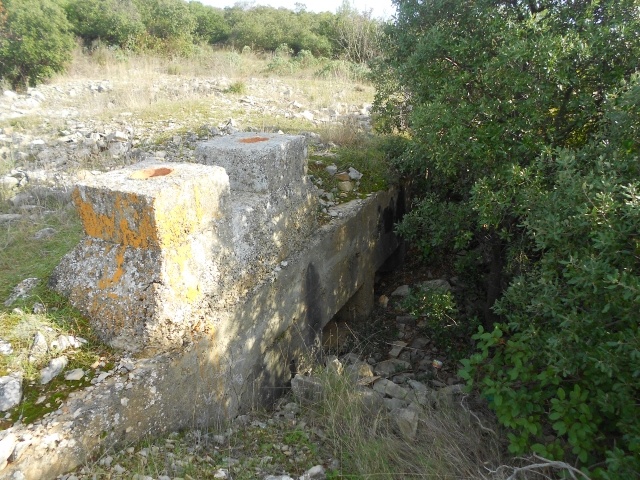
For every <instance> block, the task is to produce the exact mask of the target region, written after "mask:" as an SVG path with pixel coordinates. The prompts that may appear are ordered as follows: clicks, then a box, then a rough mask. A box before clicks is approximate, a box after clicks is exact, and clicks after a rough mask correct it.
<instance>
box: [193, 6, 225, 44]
mask: <svg viewBox="0 0 640 480" xmlns="http://www.w3.org/2000/svg"><path fill="white" fill-rule="evenodd" d="M189 11H190V12H191V14H192V15H193V17H194V19H195V29H194V31H193V35H194V37H195V38H198V39H200V40H202V41H203V42H206V43H209V44H215V43H221V42H223V41H225V40H226V39H227V38H228V37H229V33H230V29H229V25H228V24H227V22H226V20H225V19H224V15H223V14H222V12H221V11H220V10H218V9H216V8H213V7H210V6H207V5H203V4H202V3H200V2H197V1H193V2H189Z"/></svg>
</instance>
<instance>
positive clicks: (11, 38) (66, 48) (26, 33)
mask: <svg viewBox="0 0 640 480" xmlns="http://www.w3.org/2000/svg"><path fill="white" fill-rule="evenodd" d="M4 5H5V7H6V9H7V17H6V23H5V27H4V38H3V39H2V40H1V42H0V76H1V77H2V78H3V79H6V80H7V81H8V82H9V83H11V85H12V86H13V88H17V87H18V86H20V85H28V84H31V85H35V84H37V83H38V82H41V81H42V80H43V79H45V78H47V77H50V76H51V75H53V74H54V73H58V72H62V71H64V69H65V65H66V64H67V63H68V62H69V61H70V60H71V52H72V51H73V48H74V46H75V42H74V40H73V35H72V34H71V25H70V24H69V22H68V21H67V18H66V16H65V14H64V12H63V11H62V9H61V8H60V7H59V6H58V4H57V3H56V2H54V1H53V0H5V3H4Z"/></svg>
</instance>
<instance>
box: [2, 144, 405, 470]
mask: <svg viewBox="0 0 640 480" xmlns="http://www.w3.org/2000/svg"><path fill="white" fill-rule="evenodd" d="M255 139H257V140H255ZM196 162H197V163H162V162H155V161H147V162H142V163H139V164H137V165H132V166H130V167H127V168H124V169H121V170H117V171H112V172H108V173H105V174H102V175H97V176H95V177H94V178H92V179H90V180H86V181H84V182H82V183H81V184H79V185H77V188H76V189H75V191H74V193H73V198H74V202H75V205H76V208H77V210H78V212H79V214H80V217H81V219H82V222H83V226H84V230H85V234H86V235H85V238H84V239H83V240H82V241H81V243H80V244H79V245H78V246H77V247H76V248H75V249H74V250H73V251H72V252H70V253H69V254H68V255H67V256H65V257H64V259H63V260H62V261H61V263H60V264H59V265H58V267H56V269H55V271H54V273H53V275H52V276H51V279H50V286H51V287H52V288H53V289H55V290H56V291H58V292H60V293H62V294H64V295H67V296H68V297H69V299H70V301H71V303H72V304H73V305H75V306H76V307H78V308H79V309H80V310H81V311H82V312H83V313H84V314H85V315H86V316H87V317H88V318H89V320H90V322H91V324H92V325H93V327H94V329H95V331H96V332H97V334H98V335H99V336H100V337H101V338H102V340H104V341H105V342H107V343H109V344H111V345H113V346H115V347H118V348H121V349H123V350H124V351H125V353H124V355H125V356H127V355H130V354H131V353H132V352H135V353H136V362H135V363H136V369H135V370H134V371H132V372H130V373H129V374H127V376H122V377H121V376H118V375H114V376H112V377H109V378H107V379H105V381H104V382H103V383H101V384H99V385H96V386H95V387H94V388H92V390H91V391H86V392H85V391H83V392H79V393H78V395H77V396H74V397H73V398H70V399H69V400H68V401H67V402H66V403H65V404H64V405H61V412H62V414H61V416H60V418H59V420H58V421H57V422H54V423H56V425H53V424H51V425H49V424H47V425H43V426H41V427H38V428H43V429H45V431H44V434H46V435H52V434H55V433H56V432H58V431H62V430H60V429H68V430H65V432H66V433H65V435H66V436H67V437H69V436H70V437H71V438H72V440H73V441H69V442H68V444H66V446H65V451H64V455H60V457H59V458H58V459H57V460H56V462H52V461H50V458H49V457H48V456H47V452H46V450H42V451H40V450H35V449H30V450H27V452H26V453H25V454H24V455H23V457H22V458H21V459H20V461H19V462H16V463H15V464H10V466H9V467H7V469H5V472H6V473H8V474H10V473H11V472H13V471H15V470H20V471H21V472H22V473H23V474H24V475H25V477H26V478H27V479H29V478H53V477H55V476H56V475H58V474H60V473H64V472H65V471H68V470H70V469H72V468H74V467H75V466H77V465H79V464H80V463H82V462H83V461H84V460H85V459H86V458H87V456H88V455H89V454H90V452H91V451H92V450H94V449H96V448H99V447H117V446H119V445H122V444H124V443H126V442H134V441H137V440H139V439H140V438H142V437H143V436H144V435H154V434H160V433H162V432H165V431H168V430H180V429H182V428H186V427H194V426H197V427H207V426H210V425H214V424H218V423H219V422H220V421H224V420H225V419H228V418H233V417H235V416H236V415H238V414H240V413H242V412H243V411H245V410H246V409H248V408H250V407H252V406H255V405H258V404H268V403H270V402H271V401H273V400H274V399H275V398H276V397H277V396H279V395H280V393H281V392H282V391H283V389H285V388H286V386H287V384H288V382H289V381H290V379H291V374H292V368H293V369H295V366H296V365H299V364H300V363H301V362H304V361H305V359H306V358H308V356H309V355H313V354H314V353H316V352H317V351H318V349H319V348H320V346H321V335H322V329H323V327H324V326H325V325H326V324H327V322H329V320H331V319H332V318H333V317H334V315H335V314H336V313H337V312H339V311H340V310H341V309H342V308H343V306H344V305H345V304H347V303H348V302H351V304H353V303H354V302H355V303H357V304H361V305H362V308H363V310H362V313H363V314H364V312H365V311H366V309H367V308H370V305H371V303H372V302H370V300H371V301H372V293H373V290H372V282H373V275H374V272H375V271H376V270H378V269H379V268H380V267H382V266H383V265H384V264H385V262H386V261H387V259H388V258H389V257H390V256H392V255H393V254H394V252H397V251H398V247H400V245H401V244H400V242H399V240H398V238H396V236H395V234H394V233H393V228H388V225H387V223H388V222H385V215H386V217H388V212H389V211H388V210H387V209H389V208H392V210H394V211H395V210H396V209H397V206H398V204H399V203H400V200H401V197H402V195H401V192H400V191H399V190H397V189H391V190H389V191H384V192H377V193H374V194H372V195H371V196H369V197H368V198H366V199H358V200H353V201H351V202H348V203H345V204H341V205H338V206H336V207H334V208H335V211H336V213H337V215H336V216H335V217H334V218H333V219H332V220H331V222H330V223H329V224H327V225H323V226H319V225H318V222H317V218H316V214H317V211H318V202H317V196H316V194H315V187H314V186H313V185H312V184H311V183H310V182H309V179H308V177H307V147H306V139H305V138H304V137H302V136H295V135H277V134H268V133H261V134H260V135H255V134H250V133H241V134H236V135H230V136H227V137H221V138H217V139H215V140H211V141H208V142H204V143H202V144H201V145H200V146H199V147H198V148H197V150H196ZM140 172H142V173H140ZM385 211H386V212H387V214H383V212H385ZM391 213H392V215H394V214H395V213H394V212H391ZM370 286H371V288H369V287H370ZM370 293H371V295H370ZM367 305H369V306H368V307H367ZM126 352H129V353H126ZM65 412H68V413H65ZM67 417H68V418H67ZM105 425H108V426H109V427H108V429H105ZM21 428H26V426H20V427H18V428H17V430H16V435H19V434H20V429H21ZM43 472H44V473H43ZM3 473H4V472H3Z"/></svg>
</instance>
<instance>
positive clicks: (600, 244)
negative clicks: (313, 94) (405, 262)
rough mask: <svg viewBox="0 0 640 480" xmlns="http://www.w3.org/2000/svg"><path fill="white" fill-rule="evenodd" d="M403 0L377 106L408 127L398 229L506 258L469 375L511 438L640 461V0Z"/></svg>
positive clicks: (564, 454) (525, 444)
mask: <svg viewBox="0 0 640 480" xmlns="http://www.w3.org/2000/svg"><path fill="white" fill-rule="evenodd" d="M397 6H398V15H397V18H396V20H395V22H394V24H393V25H391V26H390V28H388V29H387V30H386V32H385V33H386V38H387V39H388V44H387V52H386V60H385V61H384V62H380V63H378V64H377V71H378V74H379V75H378V78H379V79H380V80H379V88H378V94H377V98H376V108H377V111H378V112H379V115H380V116H381V117H382V118H381V121H380V122H379V125H381V126H382V127H383V128H385V129H387V130H394V129H401V130H403V131H404V132H405V134H406V135H407V136H408V137H410V141H409V144H408V147H407V148H406V150H405V151H404V153H403V154H402V155H401V157H400V159H399V161H398V166H399V168H400V169H401V170H402V171H404V172H405V173H406V174H407V175H411V176H413V177H414V178H415V183H416V185H417V186H418V187H419V192H420V195H419V198H418V199H417V208H415V209H414V211H413V212H412V213H411V214H409V215H408V216H406V217H405V219H406V220H405V221H404V222H403V224H402V225H401V226H400V231H401V232H402V233H403V234H404V235H405V236H406V237H407V238H409V239H411V240H412V241H414V242H416V243H417V244H418V245H419V246H420V247H421V248H422V251H423V253H424V255H425V257H428V258H433V257H435V256H437V255H441V254H443V253H447V252H451V251H456V250H462V249H467V250H468V249H471V248H475V247H476V246H479V247H481V248H482V250H483V251H484V253H485V254H486V255H487V257H488V258H489V259H490V264H489V265H490V266H489V269H488V271H486V272H485V275H484V278H485V287H486V292H487V298H486V303H485V310H484V327H485V328H484V331H483V332H481V334H480V336H479V337H477V340H478V344H479V346H480V348H481V353H479V354H478V355H476V356H474V357H472V358H471V359H470V360H469V361H467V362H466V368H465V370H464V372H463V374H464V375H465V376H467V378H468V379H469V381H470V382H472V383H473V382H475V384H476V385H477V386H478V387H479V388H480V389H481V390H482V391H483V393H484V394H485V395H486V396H487V398H488V399H489V400H490V404H491V406H492V407H493V408H495V410H496V413H497V414H498V418H499V420H500V421H501V422H502V423H504V424H505V425H507V426H508V427H510V428H511V429H512V430H511V434H510V439H511V445H510V448H511V449H512V451H513V452H515V453H518V454H520V453H524V452H527V451H529V450H530V449H533V450H534V451H537V452H539V453H542V454H543V455H544V456H547V457H551V458H566V459H569V460H571V461H572V462H576V463H578V464H579V465H580V466H581V467H582V468H584V469H586V470H588V471H589V472H590V473H591V474H592V475H594V476H595V477H600V478H630V476H633V475H637V472H638V471H639V470H640V465H639V464H638V460H637V459H638V458H640V450H639V448H640V436H639V430H640V427H639V420H638V419H639V418H640V410H639V408H638V401H637V399H638V398H639V393H640V380H639V378H640V370H639V369H638V367H637V365H638V364H639V363H638V359H639V358H640V353H639V352H640V346H639V344H638V342H639V340H638V338H639V337H638V325H637V324H638V322H637V318H638V317H637V312H638V311H640V290H639V288H638V287H639V280H638V278H639V273H638V268H640V263H639V258H640V249H639V244H638V240H637V239H638V232H639V231H640V228H639V227H640V222H639V220H638V218H639V217H638V215H637V213H638V195H637V189H638V185H639V181H640V171H639V169H638V145H639V141H638V136H637V134H638V131H637V124H638V117H637V106H636V105H637V101H638V86H637V78H636V77H635V75H636V70H637V68H638V62H637V58H638V56H639V54H640V37H639V36H638V35H637V32H638V31H640V19H639V16H640V13H639V12H640V10H639V6H640V5H639V4H638V1H637V0H602V1H600V2H592V1H588V0H573V1H564V0H549V1H546V2H536V1H520V0H509V1H506V0H505V1H503V0H476V1H472V0H398V1H397ZM625 82H626V85H625V86H621V84H622V83H625ZM505 288H506V292H505ZM552 437H553V438H552Z"/></svg>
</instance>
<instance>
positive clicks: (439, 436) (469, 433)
mask: <svg viewBox="0 0 640 480" xmlns="http://www.w3.org/2000/svg"><path fill="white" fill-rule="evenodd" d="M316 375H317V378H319V379H320V381H321V382H322V384H323V386H324V394H325V397H324V399H323V400H322V401H321V402H319V403H315V404H311V405H308V406H307V411H306V416H307V417H308V418H309V419H310V421H311V423H313V424H315V425H317V426H318V427H320V428H322V429H324V431H325V432H326V433H327V436H328V439H329V443H330V444H331V446H332V448H333V450H334V456H335V457H337V458H339V459H340V460H341V472H340V474H339V475H340V478H385V479H392V478H393V479H406V478H434V479H436V478H442V479H445V478H446V479H451V478H456V479H477V478H482V474H483V473H486V472H487V470H486V469H485V468H484V467H485V465H486V466H492V467H497V466H499V465H500V464H501V463H502V449H503V444H502V442H501V441H500V440H499V439H498V438H496V437H495V436H493V435H490V434H488V433H487V432H485V431H483V430H482V429H481V428H480V427H479V426H478V424H477V422H475V421H474V420H473V419H472V417H471V416H470V415H469V413H468V411H467V410H466V409H464V408H462V407H461V406H460V405H458V404H457V402H447V401H440V402H437V404H435V405H429V406H426V407H421V408H420V410H419V425H418V430H417V435H416V438H415V439H413V440H409V439H406V438H404V437H403V436H402V435H401V434H400V433H399V432H398V431H397V429H396V427H395V421H394V420H393V418H392V417H391V415H390V414H389V412H387V409H386V407H385V406H384V404H382V405H376V404H375V403H372V402H371V397H370V396H369V395H365V394H363V391H364V388H365V387H357V386H356V385H354V383H353V381H352V380H351V379H350V378H349V376H348V375H347V374H344V373H337V372H336V371H335V370H333V369H326V370H322V371H321V372H319V373H317V374H316ZM494 478H495V477H494Z"/></svg>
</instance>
